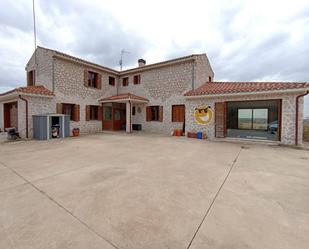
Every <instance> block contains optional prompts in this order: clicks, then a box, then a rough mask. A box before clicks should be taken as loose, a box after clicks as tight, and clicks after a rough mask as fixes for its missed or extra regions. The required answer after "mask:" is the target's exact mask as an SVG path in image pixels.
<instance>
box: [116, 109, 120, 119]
mask: <svg viewBox="0 0 309 249" xmlns="http://www.w3.org/2000/svg"><path fill="white" fill-rule="evenodd" d="M115 120H120V110H118V109H116V110H115Z"/></svg>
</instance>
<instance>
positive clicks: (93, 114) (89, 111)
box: [85, 105, 102, 121]
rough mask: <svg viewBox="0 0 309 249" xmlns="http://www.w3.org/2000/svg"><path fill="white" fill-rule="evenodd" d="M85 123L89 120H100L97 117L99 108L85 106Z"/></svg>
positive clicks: (99, 117)
mask: <svg viewBox="0 0 309 249" xmlns="http://www.w3.org/2000/svg"><path fill="white" fill-rule="evenodd" d="M85 110H86V121H90V120H102V118H101V116H102V115H101V116H100V115H99V112H100V111H101V108H100V107H99V106H96V105H86V108H85Z"/></svg>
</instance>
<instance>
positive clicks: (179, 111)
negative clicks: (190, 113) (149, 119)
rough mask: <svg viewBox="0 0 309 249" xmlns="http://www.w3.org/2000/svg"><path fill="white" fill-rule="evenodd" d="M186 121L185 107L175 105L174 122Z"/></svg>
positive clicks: (173, 110) (173, 111)
mask: <svg viewBox="0 0 309 249" xmlns="http://www.w3.org/2000/svg"><path fill="white" fill-rule="evenodd" d="M184 121H185V106H184V105H173V106H172V122H184Z"/></svg>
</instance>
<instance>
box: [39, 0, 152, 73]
mask: <svg viewBox="0 0 309 249" xmlns="http://www.w3.org/2000/svg"><path fill="white" fill-rule="evenodd" d="M74 2H76V1H66V2H65V4H64V5H63V2H62V1H43V3H42V9H43V11H49V13H50V15H51V16H54V15H56V14H58V15H59V13H60V15H62V16H65V15H68V16H69V18H68V19H66V23H65V25H66V26H68V27H69V28H70V30H71V32H72V33H73V34H74V41H73V42H70V43H63V42H62V43H61V49H64V50H65V51H67V52H70V53H72V54H73V55H76V56H80V57H83V58H85V59H89V60H93V61H94V62H96V63H99V64H103V65H105V66H109V67H114V68H115V67H118V63H119V59H120V51H121V50H122V49H125V50H126V51H129V52H130V53H129V54H126V55H125V59H124V65H125V66H129V65H134V66H135V65H136V63H137V59H138V58H140V57H142V56H143V54H144V53H145V52H146V51H147V49H150V44H149V43H148V42H147V41H146V40H145V39H144V38H142V37H141V36H139V35H138V34H134V33H132V32H129V31H127V30H124V29H123V28H122V25H121V24H120V23H119V22H118V21H117V20H115V19H114V18H113V17H112V16H111V15H110V14H109V13H107V12H105V11H102V10H101V9H97V8H96V7H95V6H91V5H87V6H84V5H83V4H74ZM61 25H63V24H61ZM39 34H40V35H41V38H40V40H41V41H42V43H43V45H45V46H48V47H53V45H55V44H56V45H57V43H58V42H59V37H54V36H53V34H52V33H50V32H49V31H46V30H44V29H40V30H39Z"/></svg>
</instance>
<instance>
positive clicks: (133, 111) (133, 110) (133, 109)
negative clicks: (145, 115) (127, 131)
mask: <svg viewBox="0 0 309 249" xmlns="http://www.w3.org/2000/svg"><path fill="white" fill-rule="evenodd" d="M132 115H133V116H134V115H135V106H133V107H132Z"/></svg>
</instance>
